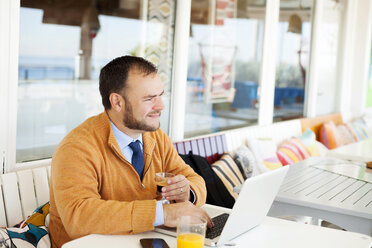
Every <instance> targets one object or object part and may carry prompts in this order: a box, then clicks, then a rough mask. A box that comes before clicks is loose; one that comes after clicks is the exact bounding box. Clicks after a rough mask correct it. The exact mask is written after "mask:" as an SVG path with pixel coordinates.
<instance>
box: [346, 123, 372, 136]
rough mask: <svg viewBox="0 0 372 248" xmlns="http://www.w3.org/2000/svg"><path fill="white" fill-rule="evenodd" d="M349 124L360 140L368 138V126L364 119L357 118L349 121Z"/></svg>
mask: <svg viewBox="0 0 372 248" xmlns="http://www.w3.org/2000/svg"><path fill="white" fill-rule="evenodd" d="M347 126H348V127H349V129H350V130H352V131H353V133H354V134H355V136H356V137H357V139H358V141H359V140H364V139H367V138H368V134H367V126H366V124H365V122H364V121H363V120H362V119H356V120H354V121H352V122H350V123H348V125H347Z"/></svg>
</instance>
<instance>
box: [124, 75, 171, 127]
mask: <svg viewBox="0 0 372 248" xmlns="http://www.w3.org/2000/svg"><path fill="white" fill-rule="evenodd" d="M163 93H164V89H163V84H162V82H161V79H160V77H159V76H158V75H157V74H150V75H147V76H144V75H143V74H141V73H139V72H136V71H133V72H129V75H128V81H127V87H126V88H125V94H124V96H123V97H124V104H125V109H124V115H123V124H124V126H126V127H127V128H129V129H132V130H137V131H155V130H157V129H158V128H159V127H160V122H159V117H160V114H161V111H162V110H163V109H164V104H163V101H162V95H163Z"/></svg>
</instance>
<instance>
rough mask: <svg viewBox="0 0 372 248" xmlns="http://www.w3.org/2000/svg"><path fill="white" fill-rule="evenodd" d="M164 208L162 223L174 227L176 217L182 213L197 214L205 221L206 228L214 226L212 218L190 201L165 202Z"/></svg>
mask: <svg viewBox="0 0 372 248" xmlns="http://www.w3.org/2000/svg"><path fill="white" fill-rule="evenodd" d="M163 208H164V225H166V226H169V227H174V226H176V225H177V218H179V217H180V216H183V215H191V216H197V217H199V218H201V219H203V220H205V221H206V222H207V226H208V228H211V227H213V226H214V224H213V222H212V219H211V218H210V217H209V215H208V214H207V212H205V211H204V210H203V209H201V208H199V207H196V206H195V205H193V204H192V203H190V202H183V203H175V204H166V205H163Z"/></svg>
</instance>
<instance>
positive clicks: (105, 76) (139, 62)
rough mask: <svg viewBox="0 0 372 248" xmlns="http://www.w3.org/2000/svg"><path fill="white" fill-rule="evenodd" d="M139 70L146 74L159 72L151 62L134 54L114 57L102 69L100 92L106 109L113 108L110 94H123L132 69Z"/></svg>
mask: <svg viewBox="0 0 372 248" xmlns="http://www.w3.org/2000/svg"><path fill="white" fill-rule="evenodd" d="M134 69H136V70H138V72H140V73H143V75H144V76H147V75H150V74H154V73H157V72H158V69H157V68H156V66H155V65H154V64H152V63H151V62H149V61H147V60H145V59H143V58H140V57H134V56H122V57H118V58H116V59H113V60H112V61H111V62H109V63H108V64H107V65H105V66H104V67H103V68H102V69H101V73H100V75H99V92H100V93H101V97H102V104H103V106H104V107H105V110H108V109H111V103H110V94H111V93H118V94H122V93H123V89H124V88H125V87H126V83H127V79H128V74H129V72H130V71H131V70H134Z"/></svg>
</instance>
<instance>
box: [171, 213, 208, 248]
mask: <svg viewBox="0 0 372 248" xmlns="http://www.w3.org/2000/svg"><path fill="white" fill-rule="evenodd" d="M206 228H207V221H206V220H204V219H201V218H200V217H197V216H181V217H179V218H178V223H177V248H203V247H204V237H205V231H206Z"/></svg>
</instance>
